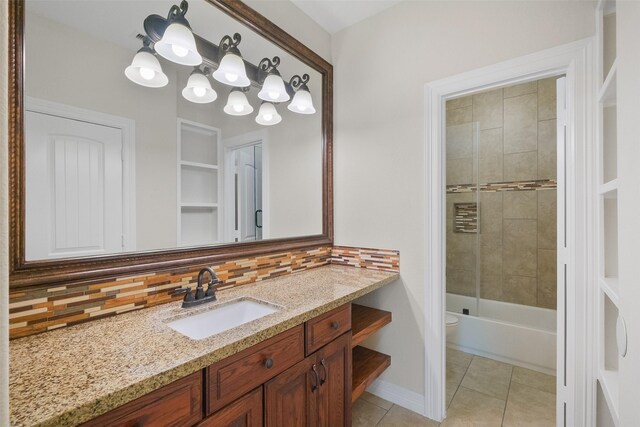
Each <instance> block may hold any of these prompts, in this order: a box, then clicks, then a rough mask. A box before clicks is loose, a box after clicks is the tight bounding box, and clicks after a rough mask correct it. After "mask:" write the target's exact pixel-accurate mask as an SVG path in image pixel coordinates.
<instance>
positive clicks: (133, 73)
mask: <svg viewBox="0 0 640 427" xmlns="http://www.w3.org/2000/svg"><path fill="white" fill-rule="evenodd" d="M150 46H151V40H150V39H149V38H148V37H144V38H143V39H142V48H140V50H139V51H138V52H137V53H136V55H135V56H134V57H133V60H132V61H131V65H129V66H128V67H127V68H125V70H124V74H125V76H127V78H128V79H129V80H131V81H132V82H134V83H137V84H139V85H141V86H146V87H163V86H166V85H167V83H169V78H168V77H167V75H166V74H165V73H163V72H162V67H161V66H160V62H159V61H158V58H156V56H155V53H154V51H153V49H151V47H150Z"/></svg>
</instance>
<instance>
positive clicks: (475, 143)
mask: <svg viewBox="0 0 640 427" xmlns="http://www.w3.org/2000/svg"><path fill="white" fill-rule="evenodd" d="M555 80H556V78H555V77H554V78H549V79H544V80H539V81H534V82H530V83H524V84H520V85H516V86H510V87H506V88H503V89H497V90H492V91H489V92H484V93H479V94H476V95H473V96H468V97H464V98H459V99H455V100H451V101H449V102H447V292H452V293H456V294H461V295H468V296H476V293H477V291H476V289H477V288H476V283H477V282H478V281H479V285H480V286H479V290H480V297H481V298H485V299H492V300H498V301H505V302H512V303H517V304H525V305H529V306H537V307H545V308H553V309H555V308H556V189H555V187H556V181H555V180H556V92H555V91H556V87H555ZM469 184H474V185H469ZM476 184H480V185H479V186H480V192H479V193H477V192H476V190H477V187H478V186H477V185H476ZM478 194H479V196H478V197H477V198H476V196H477V195H478ZM474 202H477V203H478V209H477V211H478V215H479V221H478V223H479V229H478V230H477V232H472V233H469V232H465V233H460V232H454V204H458V203H474Z"/></svg>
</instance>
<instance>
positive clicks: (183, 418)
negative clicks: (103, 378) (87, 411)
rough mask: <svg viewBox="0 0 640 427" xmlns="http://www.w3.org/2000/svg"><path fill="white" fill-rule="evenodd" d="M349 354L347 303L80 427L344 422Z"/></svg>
mask: <svg viewBox="0 0 640 427" xmlns="http://www.w3.org/2000/svg"><path fill="white" fill-rule="evenodd" d="M351 358H352V352H351V304H345V305H343V306H341V307H338V308H337V309H335V310H332V311H330V312H328V313H325V314H323V315H320V316H318V317H316V318H313V319H311V320H309V321H308V322H306V323H305V324H303V325H298V326H295V327H293V328H291V329H289V330H287V331H285V332H282V333H280V334H278V335H276V336H274V337H271V338H269V339H267V340H265V341H263V342H261V343H259V344H256V345H254V346H252V347H249V348H247V349H245V350H242V351H240V352H238V353H236V354H234V355H232V356H229V357H227V358H225V359H223V360H220V361H219V362H216V363H214V364H212V365H211V366H209V367H207V368H205V369H204V370H202V371H198V372H196V373H194V374H191V375H189V376H187V377H185V378H183V379H180V380H178V381H176V382H174V383H171V384H169V385H166V386H164V387H162V388H160V389H158V390H156V391H153V392H151V393H149V394H148V395H146V396H143V397H141V398H139V399H136V400H134V401H133V402H130V403H127V404H125V405H123V406H121V407H119V408H116V409H114V410H113V411H111V412H108V413H106V414H104V415H101V416H99V417H98V418H95V419H93V420H91V421H89V422H88V423H86V424H84V425H85V426H105V425H108V426H122V427H125V426H126V427H133V426H136V427H141V426H181V427H182V426H185V427H188V426H194V425H197V426H198V427H213V426H215V427H241V426H244V427H261V426H266V427H287V426H295V427H298V426H300V427H305V426H306V427H341V426H344V427H348V426H350V425H351Z"/></svg>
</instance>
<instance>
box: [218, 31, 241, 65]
mask: <svg viewBox="0 0 640 427" xmlns="http://www.w3.org/2000/svg"><path fill="white" fill-rule="evenodd" d="M241 41H242V36H241V35H240V34H239V33H235V34H234V35H233V38H231V36H229V35H226V36H224V37H223V38H222V40H220V44H219V45H218V63H220V61H221V60H222V57H223V56H224V55H225V54H226V53H227V52H229V53H233V54H236V55H238V56H241V55H240V51H239V50H238V45H239V44H240V42H241Z"/></svg>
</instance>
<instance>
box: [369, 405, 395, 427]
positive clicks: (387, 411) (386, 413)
mask: <svg viewBox="0 0 640 427" xmlns="http://www.w3.org/2000/svg"><path fill="white" fill-rule="evenodd" d="M394 406H395V403H394V404H393V405H391V407H390V408H389V409H386V412H385V413H384V415H383V416H382V417H380V419H379V420H378V422H377V423H376V425H375V426H373V427H377V426H378V425H380V423H381V422H382V420H384V417H386V416H387V415H389V411H391V408H393V407H394ZM378 407H379V406H378ZM382 409H384V408H382Z"/></svg>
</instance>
